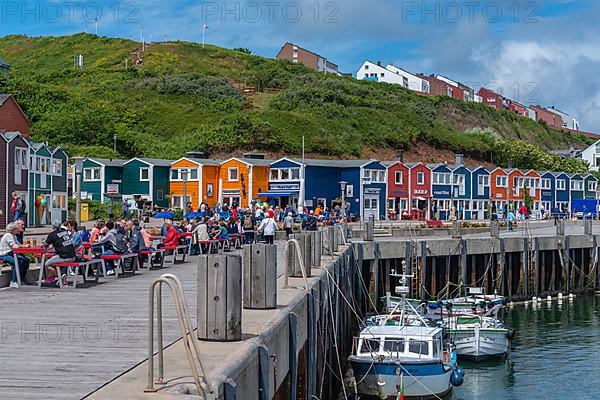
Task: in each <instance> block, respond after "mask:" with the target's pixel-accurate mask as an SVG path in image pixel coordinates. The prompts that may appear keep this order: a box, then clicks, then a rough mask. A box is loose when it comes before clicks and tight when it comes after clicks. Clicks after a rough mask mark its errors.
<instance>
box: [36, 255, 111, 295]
mask: <svg viewBox="0 0 600 400" xmlns="http://www.w3.org/2000/svg"><path fill="white" fill-rule="evenodd" d="M95 264H98V267H97V268H96V272H95V274H94V275H95V277H96V279H95V281H96V283H98V278H99V273H98V272H99V271H98V268H101V269H102V270H103V272H104V274H105V275H106V268H105V266H104V262H103V260H101V259H92V260H88V261H81V262H79V261H70V262H59V263H56V264H54V265H53V266H52V268H55V269H56V274H57V277H58V286H59V287H60V288H61V289H62V288H64V287H65V284H64V282H63V280H62V275H63V273H62V268H64V269H65V270H66V271H65V275H66V277H67V278H68V277H69V276H72V277H73V289H76V288H77V276H78V275H79V274H80V273H81V274H82V275H83V283H86V282H87V275H88V272H89V269H90V267H92V266H93V265H95ZM42 269H43V268H41V269H40V275H39V278H38V288H41V287H42V279H43V276H44V274H43V271H42ZM69 269H73V271H74V275H69V272H68V271H69ZM66 286H70V285H66Z"/></svg>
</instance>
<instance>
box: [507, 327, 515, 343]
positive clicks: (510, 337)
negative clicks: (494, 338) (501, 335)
mask: <svg viewBox="0 0 600 400" xmlns="http://www.w3.org/2000/svg"><path fill="white" fill-rule="evenodd" d="M506 337H507V338H508V340H510V341H512V340H513V339H514V338H515V330H514V329H512V328H509V329H508V333H507V334H506Z"/></svg>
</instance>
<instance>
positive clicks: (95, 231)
mask: <svg viewBox="0 0 600 400" xmlns="http://www.w3.org/2000/svg"><path fill="white" fill-rule="evenodd" d="M105 227H106V222H104V221H102V220H100V221H98V222H97V223H96V225H95V226H94V227H93V228H92V232H91V234H90V243H91V244H92V250H94V251H96V252H102V246H100V245H98V241H99V240H100V237H101V236H102V232H103V231H104V228H105Z"/></svg>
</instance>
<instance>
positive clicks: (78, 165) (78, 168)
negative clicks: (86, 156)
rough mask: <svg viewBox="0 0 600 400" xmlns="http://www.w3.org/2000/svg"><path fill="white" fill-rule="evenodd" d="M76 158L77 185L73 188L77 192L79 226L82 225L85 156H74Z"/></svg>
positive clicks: (76, 211)
mask: <svg viewBox="0 0 600 400" xmlns="http://www.w3.org/2000/svg"><path fill="white" fill-rule="evenodd" d="M73 159H74V160H75V187H74V188H73V190H74V191H75V193H76V197H75V199H76V201H75V219H76V220H77V226H79V225H81V174H82V172H83V158H82V157H73Z"/></svg>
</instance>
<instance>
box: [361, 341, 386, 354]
mask: <svg viewBox="0 0 600 400" xmlns="http://www.w3.org/2000/svg"><path fill="white" fill-rule="evenodd" d="M380 345H381V342H380V341H379V339H363V342H362V346H361V347H360V352H361V353H378V352H379V347H380Z"/></svg>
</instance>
